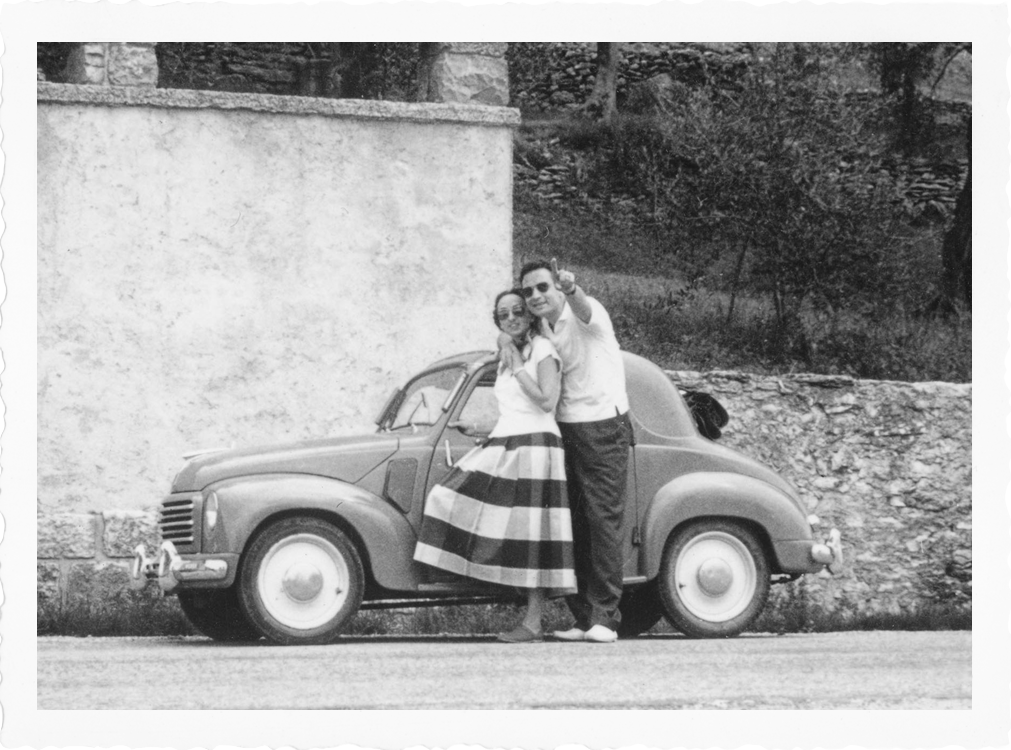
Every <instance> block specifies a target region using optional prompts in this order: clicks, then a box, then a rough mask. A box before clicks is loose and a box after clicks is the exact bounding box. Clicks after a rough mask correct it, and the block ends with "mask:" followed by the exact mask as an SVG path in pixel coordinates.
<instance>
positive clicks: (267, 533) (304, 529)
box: [239, 518, 365, 645]
mask: <svg viewBox="0 0 1011 750" xmlns="http://www.w3.org/2000/svg"><path fill="white" fill-rule="evenodd" d="M239 579H240V588H239V599H240V601H241V602H242V608H243V610H244V611H245V613H246V616H247V617H248V618H249V621H250V622H252V623H253V625H255V626H256V628H257V629H258V630H259V631H260V632H261V633H263V635H264V636H266V637H267V638H269V639H270V640H272V641H274V642H276V643H281V644H286V645H294V644H306V645H308V644H320V643H331V642H332V641H334V640H335V639H336V638H337V636H338V635H339V634H340V632H341V630H342V629H343V627H344V626H345V625H346V624H347V622H348V621H349V620H350V619H351V618H352V617H353V616H354V614H355V612H357V611H358V607H359V605H360V604H361V601H362V593H363V591H364V588H365V582H364V574H363V572H362V563H361V559H360V558H359V556H358V552H357V551H356V550H355V547H354V545H353V544H352V543H351V542H350V541H349V540H348V538H347V537H346V536H345V535H344V534H343V533H342V532H341V531H340V530H339V529H337V528H336V527H335V526H333V525H332V524H329V523H327V522H325V521H322V520H320V519H317V518H287V519H284V520H282V521H278V522H277V523H274V524H271V525H270V526H268V527H267V528H266V529H264V530H263V531H262V532H260V533H259V534H258V535H257V536H256V538H255V539H254V540H253V542H252V543H251V544H250V545H249V548H248V549H247V550H246V554H245V556H244V557H243V560H242V567H241V570H240V572H239Z"/></svg>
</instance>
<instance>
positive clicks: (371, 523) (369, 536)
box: [204, 474, 418, 590]
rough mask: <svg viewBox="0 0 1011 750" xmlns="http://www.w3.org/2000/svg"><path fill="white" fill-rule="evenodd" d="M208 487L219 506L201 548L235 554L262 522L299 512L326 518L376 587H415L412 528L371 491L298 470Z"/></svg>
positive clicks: (230, 481) (416, 579) (232, 480)
mask: <svg viewBox="0 0 1011 750" xmlns="http://www.w3.org/2000/svg"><path fill="white" fill-rule="evenodd" d="M208 489H209V490H213V491H214V492H215V493H216V494H217V496H218V508H219V510H218V523H217V526H216V527H215V529H214V531H213V532H212V533H210V534H208V533H207V532H206V530H205V536H204V551H205V552H209V553H226V552H240V553H241V552H242V551H243V550H244V549H245V548H246V545H247V544H248V543H249V540H250V538H251V537H252V535H253V534H254V533H255V532H256V531H257V530H258V529H260V528H261V527H263V526H264V525H265V524H267V523H269V522H270V521H272V520H276V519H280V518H284V517H290V516H293V515H298V514H300V513H305V514H308V515H313V516H316V517H320V518H328V519H330V520H331V522H333V523H335V524H336V525H337V526H338V527H340V528H341V529H343V530H344V531H346V532H347V533H348V534H349V536H350V537H351V540H352V542H354V543H355V545H356V547H357V548H358V550H359V552H360V553H361V555H362V563H363V564H364V565H365V566H366V569H367V570H369V571H371V573H372V576H373V577H374V578H375V580H376V582H377V583H378V584H379V585H380V586H384V587H386V588H390V589H399V590H411V589H414V588H415V587H416V586H417V582H418V577H417V573H416V570H415V566H414V563H413V556H414V545H415V543H416V541H417V536H416V534H415V533H414V529H413V527H412V526H411V524H410V523H409V522H408V521H407V519H406V518H405V517H404V515H403V514H402V513H401V512H400V511H399V510H398V509H397V508H395V507H393V506H392V505H391V504H390V503H387V502H386V501H385V500H383V499H382V498H380V497H378V496H376V495H374V494H372V493H371V492H367V491H365V490H363V489H361V488H360V487H356V486H355V485H353V484H349V483H347V482H342V481H340V480H338V479H330V478H328V477H320V476H311V475H299V474H268V475H258V476H248V477H236V478H232V479H226V480H223V481H221V482H218V483H216V484H214V485H212V486H211V487H209V488H208Z"/></svg>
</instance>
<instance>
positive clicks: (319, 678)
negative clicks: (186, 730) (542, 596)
mask: <svg viewBox="0 0 1011 750" xmlns="http://www.w3.org/2000/svg"><path fill="white" fill-rule="evenodd" d="M971 641H972V634H971V633H969V632H965V631H961V632H898V633H897V632H870V633H827V634H798V635H782V636H775V635H745V636H741V637H739V638H735V639H730V640H690V639H687V638H683V637H680V636H647V637H642V638H637V639H633V640H627V641H619V642H618V643H613V644H589V643H557V642H546V643H538V644H524V645H506V644H499V643H496V642H494V641H493V640H492V639H491V638H488V637H459V636H442V637H439V636H425V637H416V638H395V637H388V636H381V637H355V638H346V639H344V640H342V641H340V642H339V643H337V644H335V645H332V646H316V647H309V646H299V647H277V646H270V645H267V644H265V643H260V644H244V645H226V644H218V643H214V642H212V641H209V640H207V639H204V638H196V637H193V638H39V639H38V708H39V709H265V708H269V709H307V708H316V709H475V708H476V709H538V708H544V709H606V708H615V709H636V708H641V709H651V708H655V709H710V708H711V709H728V708H729V709H829V708H846V709H864V708H880V709H945V708H951V709H968V708H971V705H972V704H971V680H972V675H971V658H972V649H971ZM139 686H144V689H138V687H139Z"/></svg>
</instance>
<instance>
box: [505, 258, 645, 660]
mask: <svg viewBox="0 0 1011 750" xmlns="http://www.w3.org/2000/svg"><path fill="white" fill-rule="evenodd" d="M520 288H521V290H522V292H523V297H524V298H525V299H526V303H527V307H528V309H529V310H530V312H532V313H533V314H534V315H536V316H537V317H538V318H539V319H540V320H539V323H540V330H541V333H542V334H543V335H544V336H546V337H547V338H548V339H550V340H551V342H552V343H553V344H554V345H555V348H556V349H557V350H558V353H559V355H561V358H562V393H561V398H560V400H559V402H558V411H557V413H556V419H557V421H558V427H559V429H560V430H561V433H562V443H563V445H564V447H565V471H566V478H567V480H568V492H569V509H570V511H571V513H572V536H573V540H572V541H573V552H574V554H575V563H576V584H577V589H578V593H576V594H574V595H572V596H570V597H568V599H567V603H568V605H569V610H570V611H571V612H572V615H573V617H574V618H575V623H574V624H573V627H572V628H570V629H569V630H561V631H556V632H555V634H554V635H555V637H556V638H558V639H561V640H564V641H583V640H586V641H591V642H594V643H611V642H613V641H615V640H617V638H618V634H617V629H618V623H619V622H620V621H621V614H620V613H619V612H618V602H619V601H620V600H621V588H622V568H623V567H624V557H623V554H622V541H623V540H622V524H623V520H624V510H625V484H626V480H627V477H628V448H629V443H630V442H631V437H632V427H631V423H630V422H629V419H628V396H627V395H626V393H625V367H624V364H623V363H622V359H621V350H620V348H619V347H618V340H617V339H616V338H615V336H614V327H613V326H612V325H611V318H610V317H609V316H608V314H607V311H606V310H605V309H604V307H603V305H601V304H600V303H599V302H598V301H597V300H595V299H593V298H592V297H589V296H587V295H586V293H585V292H584V291H583V290H582V289H581V288H580V287H579V286H578V285H577V284H576V279H575V276H574V275H573V274H572V273H571V272H569V271H564V270H563V271H559V270H558V264H557V262H556V261H555V259H553V258H552V260H551V263H550V264H548V263H545V262H543V261H538V262H534V263H528V264H526V265H525V266H523V268H522V270H521V271H520ZM504 339H505V337H502V338H500V341H499V344H500V346H502V347H503V348H505V347H509V346H513V344H512V342H511V341H505V340H504Z"/></svg>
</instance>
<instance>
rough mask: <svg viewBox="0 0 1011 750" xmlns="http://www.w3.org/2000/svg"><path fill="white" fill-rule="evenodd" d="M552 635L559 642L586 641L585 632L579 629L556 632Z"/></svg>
mask: <svg viewBox="0 0 1011 750" xmlns="http://www.w3.org/2000/svg"><path fill="white" fill-rule="evenodd" d="M552 635H553V636H554V637H555V638H556V639H557V640H559V641H582V640H585V639H586V631H585V630H580V629H579V628H569V629H568V630H556V631H555V632H554V633H552Z"/></svg>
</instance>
